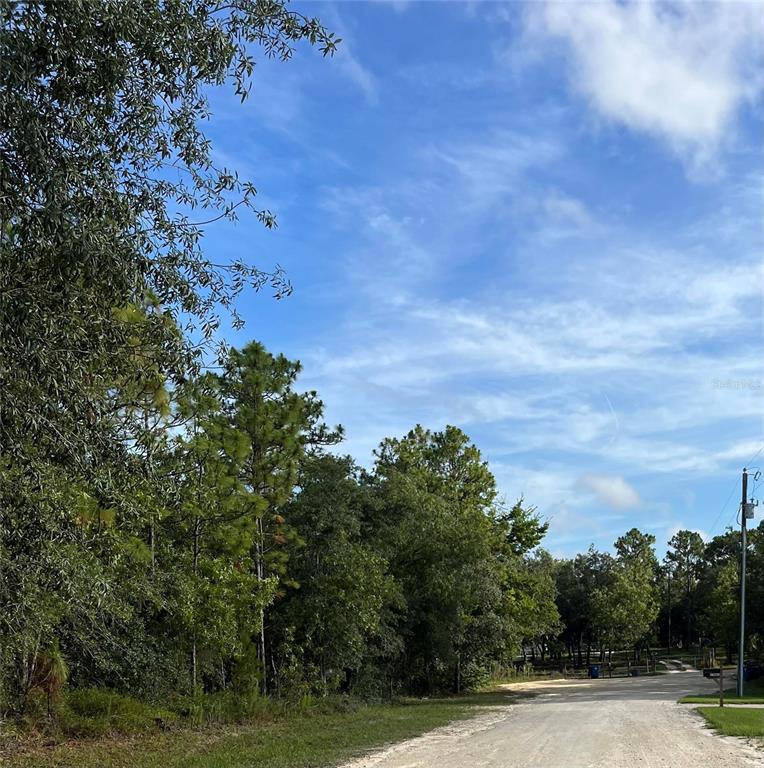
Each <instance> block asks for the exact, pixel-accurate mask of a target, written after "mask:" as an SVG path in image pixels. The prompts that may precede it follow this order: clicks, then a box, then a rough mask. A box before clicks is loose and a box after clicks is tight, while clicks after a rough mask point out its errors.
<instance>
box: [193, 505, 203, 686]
mask: <svg viewBox="0 0 764 768" xmlns="http://www.w3.org/2000/svg"><path fill="white" fill-rule="evenodd" d="M200 536H201V521H200V520H199V518H198V517H197V518H194V551H193V566H192V571H193V574H194V579H196V575H197V573H198V571H199V539H200ZM198 678H199V666H198V661H197V657H196V615H194V630H193V632H192V635H191V686H192V688H193V691H194V696H196V692H197V687H198V684H199V682H198Z"/></svg>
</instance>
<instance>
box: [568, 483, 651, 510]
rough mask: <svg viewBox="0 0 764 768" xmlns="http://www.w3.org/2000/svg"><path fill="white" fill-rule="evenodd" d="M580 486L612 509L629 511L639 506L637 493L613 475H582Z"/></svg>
mask: <svg viewBox="0 0 764 768" xmlns="http://www.w3.org/2000/svg"><path fill="white" fill-rule="evenodd" d="M581 486H582V487H583V488H586V489H587V490H589V491H591V492H592V493H593V494H594V495H595V496H596V497H597V499H598V500H599V501H600V502H601V503H602V504H604V505H605V506H608V507H613V508H614V509H631V508H633V507H638V506H639V505H640V499H639V495H638V494H637V492H636V491H635V490H634V489H633V488H632V487H631V486H630V485H629V484H628V483H627V482H626V480H624V479H623V478H622V477H619V476H614V475H584V476H583V477H582V478H581Z"/></svg>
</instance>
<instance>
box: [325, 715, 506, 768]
mask: <svg viewBox="0 0 764 768" xmlns="http://www.w3.org/2000/svg"><path fill="white" fill-rule="evenodd" d="M512 709H513V705H512V704H507V705H505V706H480V705H476V706H475V707H474V712H475V714H468V715H467V717H466V718H464V719H461V720H454V721H452V722H450V723H447V724H446V725H441V726H440V727H439V728H434V729H433V730H431V731H427V732H426V733H423V734H421V736H414V737H413V738H411V739H406V740H405V741H399V742H396V743H395V744H389V745H387V746H383V747H379V748H377V749H375V750H372V751H370V752H369V753H368V754H365V755H361V756H360V757H356V758H353V759H352V760H350V761H349V762H346V763H342V764H341V766H340V768H372V767H373V766H375V765H379V763H381V762H382V761H384V760H386V759H387V758H389V757H393V756H395V755H397V754H400V753H401V752H407V751H408V750H410V749H412V748H416V747H435V746H437V745H438V744H442V743H443V742H446V741H452V740H458V739H461V738H464V737H466V736H472V735H473V734H475V733H479V732H480V731H486V730H488V729H489V728H492V727H493V726H494V725H496V724H497V723H500V722H501V721H502V720H505V719H506V718H508V717H510V715H511V712H512Z"/></svg>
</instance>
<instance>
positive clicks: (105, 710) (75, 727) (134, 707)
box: [60, 688, 178, 738]
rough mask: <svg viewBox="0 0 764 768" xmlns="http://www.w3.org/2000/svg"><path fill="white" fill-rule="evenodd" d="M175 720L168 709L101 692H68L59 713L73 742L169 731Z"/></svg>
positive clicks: (113, 693)
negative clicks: (86, 738) (163, 729)
mask: <svg viewBox="0 0 764 768" xmlns="http://www.w3.org/2000/svg"><path fill="white" fill-rule="evenodd" d="M177 720H178V716H177V715H176V714H175V713H174V712H172V711H170V710H169V709H166V708H162V707H155V706H152V705H150V704H146V703H144V702H142V701H138V700H137V699H134V698H131V697H129V696H124V695H121V694H119V693H116V692H115V691H110V690H106V689H102V688H80V689H78V690H75V691H70V692H69V693H67V695H66V698H65V701H64V705H63V707H62V710H61V713H60V726H61V730H62V732H63V733H64V735H66V736H73V737H75V738H82V737H94V736H105V735H108V734H113V733H125V734H127V733H146V732H148V731H155V730H157V727H158V725H161V726H162V727H169V726H170V725H172V724H173V723H174V722H176V721H177Z"/></svg>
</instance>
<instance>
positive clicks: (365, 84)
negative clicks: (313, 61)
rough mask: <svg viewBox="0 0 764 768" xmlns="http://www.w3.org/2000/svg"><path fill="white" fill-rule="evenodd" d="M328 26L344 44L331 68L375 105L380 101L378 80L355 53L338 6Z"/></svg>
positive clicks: (331, 8)
mask: <svg viewBox="0 0 764 768" xmlns="http://www.w3.org/2000/svg"><path fill="white" fill-rule="evenodd" d="M327 21H328V26H329V27H330V28H331V29H332V30H334V32H335V33H337V35H338V37H340V38H341V40H342V42H341V43H340V44H339V46H338V47H337V52H336V53H335V54H334V56H332V58H331V60H330V62H329V63H330V66H336V67H337V69H338V70H339V72H340V73H341V74H342V75H343V76H344V77H346V78H347V79H348V80H350V82H351V83H353V84H354V85H355V86H356V87H357V88H358V89H359V90H360V91H361V93H363V95H364V97H365V99H366V102H367V103H368V104H370V105H375V104H377V102H378V101H379V86H378V83H377V78H376V77H375V76H374V75H373V74H372V73H371V71H370V70H369V69H367V68H366V67H365V66H364V65H363V64H362V63H361V61H360V59H359V58H358V56H356V55H355V53H354V46H353V43H352V41H351V39H350V38H351V36H352V33H351V30H349V29H348V27H347V26H346V25H345V23H344V22H343V19H342V17H341V16H340V13H339V11H338V9H337V8H336V6H331V7H330V8H329V11H328V20H327Z"/></svg>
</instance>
